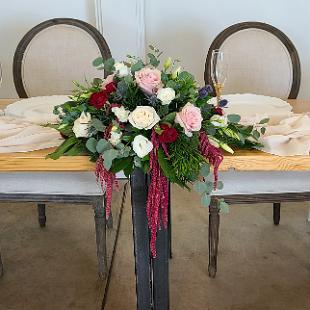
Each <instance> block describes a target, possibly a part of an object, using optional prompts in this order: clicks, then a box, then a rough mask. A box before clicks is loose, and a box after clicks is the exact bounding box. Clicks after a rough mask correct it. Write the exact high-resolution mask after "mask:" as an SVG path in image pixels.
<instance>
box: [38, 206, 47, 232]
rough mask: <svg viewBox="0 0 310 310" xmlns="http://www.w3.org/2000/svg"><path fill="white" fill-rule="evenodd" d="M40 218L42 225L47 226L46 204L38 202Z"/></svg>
mask: <svg viewBox="0 0 310 310" xmlns="http://www.w3.org/2000/svg"><path fill="white" fill-rule="evenodd" d="M38 220H39V225H40V227H45V224H46V215H45V204H44V203H38Z"/></svg>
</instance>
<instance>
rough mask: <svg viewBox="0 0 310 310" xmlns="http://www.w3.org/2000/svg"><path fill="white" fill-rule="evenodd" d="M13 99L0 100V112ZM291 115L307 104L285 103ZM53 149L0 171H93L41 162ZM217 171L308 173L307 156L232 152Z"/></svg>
mask: <svg viewBox="0 0 310 310" xmlns="http://www.w3.org/2000/svg"><path fill="white" fill-rule="evenodd" d="M14 101H16V99H0V109H3V108H4V107H5V106H6V105H8V104H9V103H11V102H14ZM289 102H290V103H291V104H292V106H293V109H294V111H295V112H307V111H310V100H289ZM52 151H53V149H45V150H38V151H33V152H27V153H9V154H0V171H2V172H4V171H94V169H95V164H94V163H91V162H90V161H89V159H88V157H87V156H74V157H67V156H64V157H61V158H60V159H58V160H52V159H45V157H46V155H47V154H49V153H51V152H52ZM220 168H221V170H228V169H236V170H240V171H255V170H260V171H268V170H278V171H307V170H309V171H310V156H276V155H271V154H267V153H264V152H261V151H256V150H241V151H236V152H235V154H234V155H230V154H226V155H225V158H224V161H223V163H222V165H221V167H220Z"/></svg>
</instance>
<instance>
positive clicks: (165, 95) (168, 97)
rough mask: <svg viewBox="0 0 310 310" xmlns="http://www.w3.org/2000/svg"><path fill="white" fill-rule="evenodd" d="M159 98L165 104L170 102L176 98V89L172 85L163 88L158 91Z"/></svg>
mask: <svg viewBox="0 0 310 310" xmlns="http://www.w3.org/2000/svg"><path fill="white" fill-rule="evenodd" d="M157 98H158V99H159V100H160V101H161V102H162V104H163V105H166V104H169V103H170V102H171V101H172V100H173V99H174V98H175V91H174V89H173V88H170V87H166V88H161V89H160V90H159V91H158V92H157Z"/></svg>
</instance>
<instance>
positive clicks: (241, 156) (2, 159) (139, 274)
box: [0, 99, 310, 310]
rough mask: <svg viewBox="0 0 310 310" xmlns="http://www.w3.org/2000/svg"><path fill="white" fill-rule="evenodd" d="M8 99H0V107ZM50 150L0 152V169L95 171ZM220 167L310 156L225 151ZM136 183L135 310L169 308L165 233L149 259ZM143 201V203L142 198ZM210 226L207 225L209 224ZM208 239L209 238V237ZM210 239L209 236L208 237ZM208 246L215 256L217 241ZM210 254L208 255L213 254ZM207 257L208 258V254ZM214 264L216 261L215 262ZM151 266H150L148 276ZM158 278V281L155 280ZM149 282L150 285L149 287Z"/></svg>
mask: <svg viewBox="0 0 310 310" xmlns="http://www.w3.org/2000/svg"><path fill="white" fill-rule="evenodd" d="M13 101H14V99H11V100H4V99H3V100H0V109H1V107H2V108H3V107H5V106H6V105H7V104H9V103H10V102H13ZM290 103H291V104H292V105H293V109H294V112H296V113H298V112H305V111H310V101H305V100H290ZM52 150H53V149H46V150H39V151H34V152H28V153H11V154H0V172H1V171H2V172H4V171H6V172H7V171H54V172H57V171H94V164H93V163H91V162H89V159H88V158H87V157H85V156H76V157H61V158H60V159H59V160H56V161H54V160H51V159H48V160H46V159H45V157H46V155H47V154H49V153H50V152H51V151H52ZM220 169H221V170H228V169H235V170H240V171H241V170H242V171H251V170H252V171H257V170H260V171H270V170H278V171H306V170H309V171H310V156H293V157H292V156H288V157H285V156H283V157H279V156H275V155H270V154H266V153H263V152H261V151H256V150H250V151H248V150H246V151H245V150H244V151H237V152H236V153H235V154H234V155H229V154H227V155H226V156H225V158H224V161H223V163H222V164H221V167H220ZM138 178H140V181H141V180H142V179H143V176H141V175H140V176H139V175H135V176H134V178H133V180H132V182H138V181H137V179H138ZM141 184H142V183H141V182H140V183H139V182H138V184H137V186H138V190H137V191H135V194H134V195H133V198H132V199H133V224H134V245H135V261H136V280H137V301H138V310H149V309H151V306H150V305H151V304H152V305H153V307H154V308H152V309H154V310H168V309H169V280H168V274H169V272H168V266H169V264H168V259H169V257H168V256H169V254H168V247H169V242H168V238H169V236H168V235H167V232H165V231H164V230H162V231H160V232H159V235H158V241H157V242H158V243H157V250H158V258H157V260H155V261H153V262H151V260H150V257H149V243H148V237H147V235H148V227H147V220H146V213H145V200H146V189H145V186H144V187H143V186H141ZM142 200H143V201H144V202H143V201H142ZM210 209H211V211H210V212H211V213H210V217H211V218H212V219H213V221H214V220H215V225H213V227H211V228H212V229H211V235H212V238H214V235H215V239H217V241H216V242H218V223H216V221H218V214H217V212H218V211H217V210H216V209H215V208H210ZM209 229H210V225H209ZM209 238H210V237H209ZM209 240H210V239H209ZM216 242H215V244H214V247H213V248H212V247H211V248H210V247H209V249H211V250H212V251H213V254H212V255H213V256H214V257H215V259H216V255H217V244H216ZM212 255H211V258H213V259H214V257H213V256H212ZM209 259H210V257H209ZM215 266H216V261H215ZM150 268H153V269H152V270H153V271H152V272H153V275H152V276H151V273H150ZM156 279H158V280H156ZM150 282H151V286H150Z"/></svg>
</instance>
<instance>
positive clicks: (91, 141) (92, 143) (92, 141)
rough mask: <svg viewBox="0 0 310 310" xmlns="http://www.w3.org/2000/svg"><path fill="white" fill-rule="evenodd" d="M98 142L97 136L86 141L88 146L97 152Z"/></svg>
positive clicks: (90, 149)
mask: <svg viewBox="0 0 310 310" xmlns="http://www.w3.org/2000/svg"><path fill="white" fill-rule="evenodd" d="M97 143H98V141H97V140H96V139H95V138H89V139H88V140H87V141H86V147H87V149H88V150H89V151H91V152H92V153H96V145H97Z"/></svg>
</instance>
